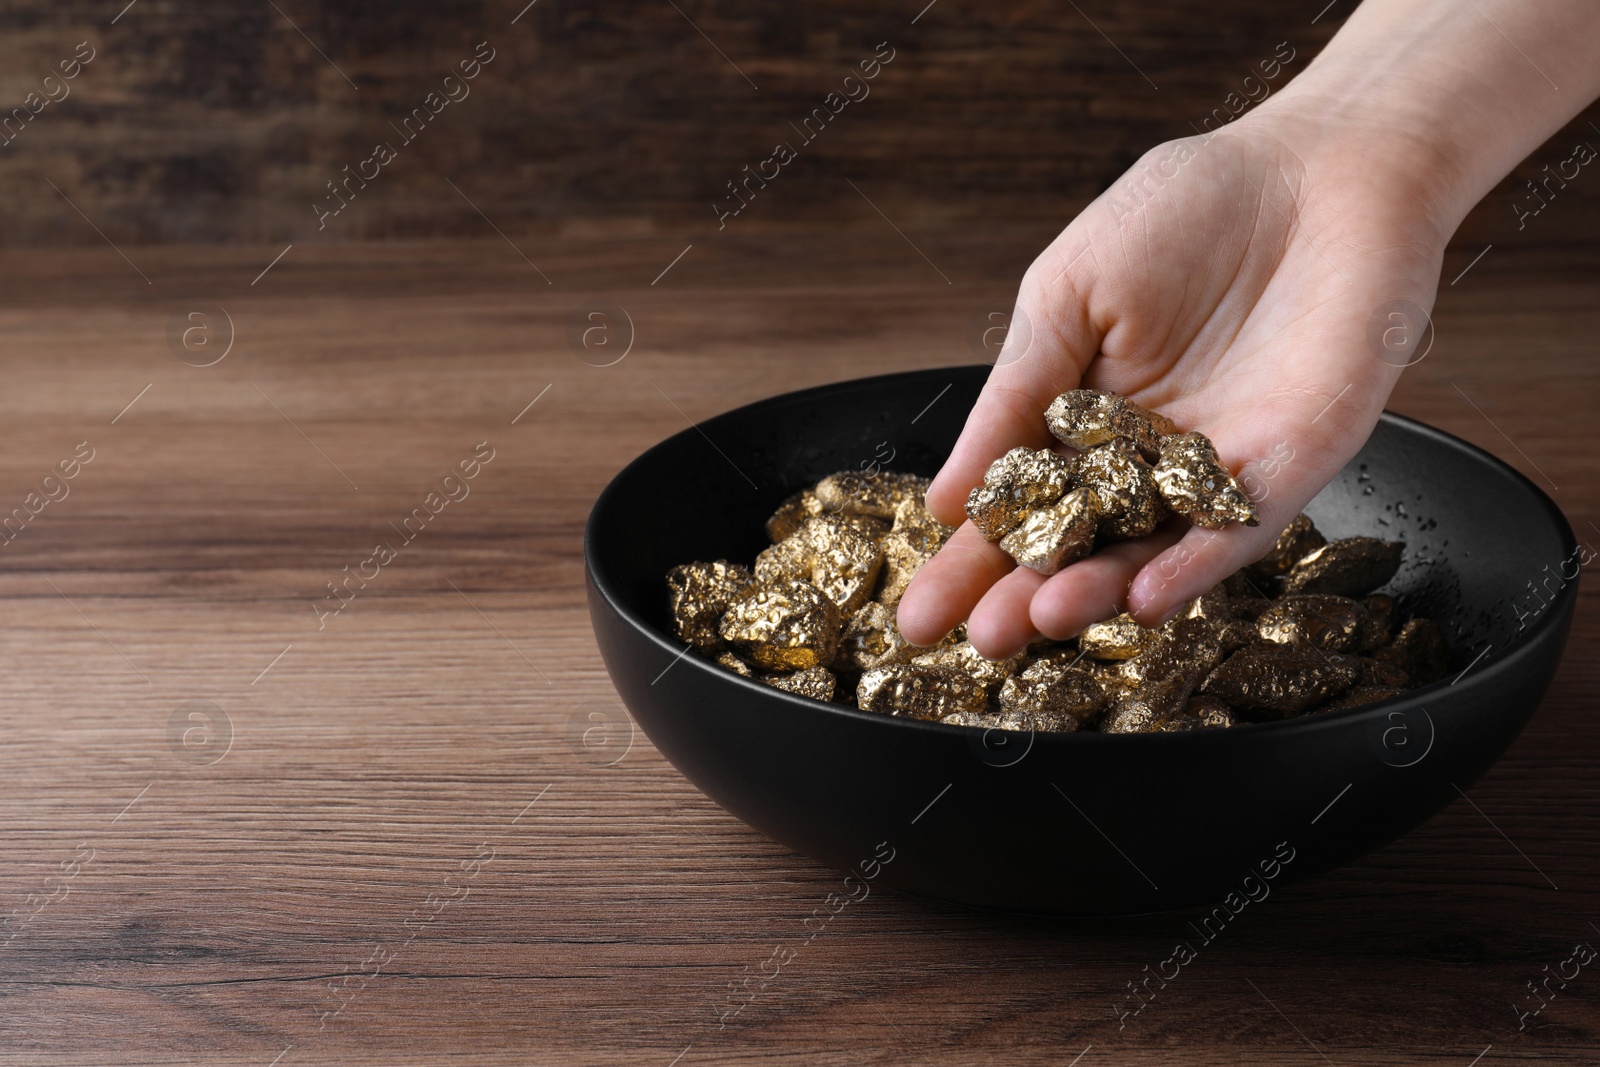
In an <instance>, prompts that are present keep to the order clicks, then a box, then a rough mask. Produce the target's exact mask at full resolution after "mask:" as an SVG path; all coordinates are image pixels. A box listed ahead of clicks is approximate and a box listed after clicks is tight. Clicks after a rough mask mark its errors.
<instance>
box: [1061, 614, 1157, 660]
mask: <svg viewBox="0 0 1600 1067" xmlns="http://www.w3.org/2000/svg"><path fill="white" fill-rule="evenodd" d="M1155 639H1156V631H1154V630H1147V629H1145V628H1144V627H1143V626H1140V625H1139V624H1138V623H1136V622H1134V621H1133V616H1132V615H1129V614H1128V613H1127V612H1123V613H1122V614H1121V615H1118V616H1117V617H1116V618H1114V619H1106V620H1105V621H1104V622H1096V623H1091V624H1090V625H1088V626H1086V627H1084V630H1083V633H1081V634H1079V635H1078V650H1079V651H1081V652H1082V653H1083V654H1084V655H1086V656H1088V657H1090V658H1091V659H1098V660H1123V659H1132V658H1133V657H1135V656H1137V655H1138V654H1139V653H1140V652H1143V651H1144V650H1145V648H1146V647H1148V646H1149V644H1150V643H1151V642H1152V641H1154V640H1155Z"/></svg>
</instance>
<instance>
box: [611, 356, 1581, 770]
mask: <svg viewBox="0 0 1600 1067" xmlns="http://www.w3.org/2000/svg"><path fill="white" fill-rule="evenodd" d="M989 369H991V368H989V367H987V366H986V365H984V364H968V365H961V366H956V367H931V368H920V369H917V370H912V371H898V372H894V373H891V374H875V375H870V376H867V377H864V378H851V379H847V380H845V381H840V382H828V383H825V384H823V385H817V386H812V387H810V388H806V389H798V390H794V391H792V392H787V393H779V394H776V395H773V396H770V397H764V398H762V399H760V400H756V401H752V402H751V403H748V404H741V405H740V406H739V407H736V408H731V409H729V410H728V411H725V412H721V413H719V414H717V415H714V416H712V417H710V418H707V419H703V420H701V421H700V422H699V423H696V424H695V425H694V426H692V427H690V428H688V429H685V430H680V431H678V432H677V433H675V434H673V435H672V436H670V437H667V438H663V439H662V440H660V441H658V442H656V443H655V444H653V445H651V446H650V447H649V448H647V449H645V450H644V451H643V452H641V453H640V454H639V455H637V456H635V457H634V458H633V459H632V460H631V461H630V462H629V463H628V464H627V465H626V466H624V467H623V468H622V469H621V470H620V471H618V472H617V473H616V475H614V476H613V477H612V479H611V480H610V481H609V482H607V483H606V487H605V488H604V489H603V490H601V492H600V495H599V496H598V497H596V498H595V502H594V505H593V506H592V507H591V508H590V510H589V516H588V518H587V519H586V520H585V522H584V530H583V566H584V573H585V575H586V577H587V579H588V583H589V586H590V588H591V589H592V590H594V591H595V592H598V593H599V594H600V596H601V597H602V598H603V599H604V600H605V602H606V604H607V605H608V606H609V607H610V608H611V610H612V611H614V612H615V613H616V614H617V615H618V616H620V617H621V618H623V619H625V620H626V621H627V622H628V624H629V625H630V626H631V627H632V628H633V629H634V630H636V631H638V632H639V633H640V634H642V635H644V636H645V637H646V638H648V639H649V640H650V641H652V642H653V643H654V644H655V645H656V646H657V647H658V648H659V649H660V650H661V651H662V652H663V653H665V654H666V655H668V656H669V657H672V659H673V662H674V663H676V661H677V660H678V659H684V660H689V661H691V663H690V669H691V670H696V671H702V672H705V675H706V677H710V678H715V679H718V680H719V681H720V682H722V683H724V684H731V685H732V686H733V687H734V691H735V692H737V691H739V689H740V688H741V687H742V688H743V689H744V690H745V691H746V692H747V693H749V694H750V695H751V696H752V697H756V698H761V699H766V700H772V699H776V700H778V701H779V702H780V703H785V704H788V706H790V707H791V708H794V709H796V710H807V711H811V712H813V713H831V714H834V715H842V716H845V717H846V718H848V719H856V720H858V721H862V722H871V723H877V724H881V725H894V724H897V725H898V726H899V727H900V728H903V729H909V730H913V731H920V732H923V733H925V734H930V735H932V736H938V735H941V734H942V735H945V736H949V737H968V738H975V737H981V736H983V734H985V733H987V732H988V730H993V729H998V727H988V728H984V727H977V726H959V725H956V724H954V723H943V722H935V721H929V720H924V719H910V718H903V717H901V716H896V715H885V714H883V713H882V712H875V711H863V710H861V709H860V708H856V707H852V706H850V705H848V704H838V703H833V702H831V701H821V700H815V699H813V698H811V697H805V696H801V695H799V694H797V693H791V692H788V691H787V690H784V689H778V688H776V687H774V686H770V685H766V684H765V683H762V682H758V681H755V680H753V679H750V678H745V677H743V676H741V675H737V674H734V673H733V672H732V671H729V670H726V669H724V668H722V667H719V666H718V665H717V664H716V663H714V662H712V661H711V660H708V659H706V658H705V657H703V656H696V655H691V654H690V653H691V652H692V646H688V645H682V646H680V644H679V642H677V641H676V640H674V639H672V638H670V637H669V636H668V635H666V634H665V633H663V632H662V631H660V630H658V629H657V628H656V627H655V626H654V625H653V624H651V623H650V622H648V621H646V620H645V619H644V618H642V617H641V616H640V615H639V614H638V613H637V612H635V611H634V610H633V609H632V608H630V607H629V606H628V605H627V604H626V603H625V602H624V601H623V599H622V598H621V596H619V595H618V593H617V591H616V589H615V588H614V587H613V586H612V585H611V583H610V582H609V581H608V579H607V577H606V575H604V574H602V573H600V571H599V570H598V568H597V567H596V566H595V552H594V540H595V537H596V534H595V521H596V516H597V515H599V514H600V512H601V511H602V510H603V509H604V507H605V506H606V505H607V504H608V503H609V502H610V500H611V498H612V497H613V496H614V495H615V494H616V493H618V492H620V489H619V488H618V487H619V486H620V485H621V484H622V483H623V482H624V481H625V480H626V478H627V477H628V475H629V474H631V473H632V471H633V470H634V468H636V467H638V466H639V465H641V464H642V463H644V462H645V461H646V460H647V459H648V458H649V457H650V456H651V454H652V453H654V452H655V451H656V450H657V449H660V448H663V447H665V446H666V445H668V444H669V443H671V442H675V441H678V440H680V439H687V438H689V437H691V436H692V435H695V434H699V433H701V432H702V431H703V430H705V429H707V428H714V426H715V424H716V423H718V422H720V421H722V420H724V419H728V418H732V417H734V416H738V415H743V414H745V413H746V412H747V411H749V410H750V409H752V408H760V407H763V406H765V405H768V404H774V403H778V402H784V403H790V402H794V401H799V400H805V399H811V398H818V399H820V398H824V397H826V396H827V395H828V394H829V393H834V392H840V391H846V390H851V389H854V388H858V387H860V386H863V385H869V384H871V383H874V382H883V381H886V380H888V379H904V378H907V377H910V376H922V375H927V376H934V377H937V376H939V375H941V374H950V373H960V372H970V371H987V370H989ZM1378 421H1379V423H1387V424H1389V425H1392V426H1397V427H1402V428H1404V429H1406V430H1409V431H1410V432H1413V433H1416V434H1419V435H1421V436H1422V437H1425V438H1429V439H1431V440H1433V441H1434V442H1435V443H1437V444H1440V445H1442V446H1444V447H1446V448H1449V449H1452V450H1454V451H1456V452H1459V453H1463V454H1465V455H1466V456H1467V457H1468V458H1471V459H1475V460H1477V461H1479V462H1482V463H1486V464H1488V465H1489V466H1491V467H1493V468H1496V469H1498V470H1499V471H1500V472H1502V473H1504V474H1509V475H1510V476H1511V477H1512V478H1513V479H1514V480H1515V481H1519V482H1521V483H1522V484H1523V485H1524V486H1525V487H1526V488H1528V489H1531V490H1532V491H1533V495H1534V498H1535V500H1536V501H1537V502H1538V505H1539V507H1540V508H1542V509H1543V512H1544V514H1545V515H1546V517H1548V518H1549V519H1550V520H1551V521H1552V522H1553V523H1554V525H1555V527H1556V532H1557V533H1558V535H1560V536H1561V538H1562V540H1563V543H1564V546H1565V550H1566V553H1567V554H1568V555H1570V554H1571V553H1572V552H1574V551H1576V549H1577V537H1576V535H1575V534H1574V533H1573V530H1572V524H1571V523H1570V522H1568V521H1567V517H1566V515H1565V514H1564V513H1563V512H1562V511H1561V509H1560V508H1559V507H1558V506H1557V505H1556V503H1555V501H1554V500H1552V499H1551V498H1550V496H1549V494H1547V493H1546V492H1545V491H1544V490H1543V489H1540V488H1539V486H1538V485H1537V484H1535V483H1534V482H1533V480H1532V479H1530V478H1528V477H1527V476H1526V475H1524V474H1523V473H1522V472H1521V471H1519V470H1517V469H1516V468H1515V467H1513V466H1511V465H1510V464H1509V463H1507V462H1505V461H1504V460H1502V459H1501V458H1500V457H1498V456H1496V455H1494V454H1493V453H1491V452H1489V451H1487V450H1485V449H1482V448H1479V447H1478V446H1477V445H1475V444H1472V443H1471V442H1470V441H1466V440H1464V439H1462V438H1460V437H1457V436H1455V435H1454V434H1452V433H1448V432H1446V431H1444V430H1441V429H1439V428H1438V427H1436V426H1430V425H1428V424H1427V423H1425V422H1421V421H1419V420H1417V419H1414V418H1411V417H1410V416H1407V415H1401V414H1399V413H1397V412H1393V411H1390V410H1388V409H1387V408H1385V409H1384V410H1383V412H1382V413H1381V414H1380V415H1379V417H1378ZM1374 428H1376V427H1374ZM1369 439H1370V434H1369ZM1365 444H1366V442H1362V445H1363V447H1364V446H1365ZM1577 596H1578V582H1577V580H1576V579H1574V580H1572V581H1568V582H1567V583H1566V584H1565V585H1563V586H1562V588H1561V589H1560V590H1559V591H1558V592H1557V594H1556V596H1555V597H1554V598H1552V601H1551V603H1550V606H1549V607H1547V608H1546V609H1545V610H1543V611H1541V612H1539V617H1538V618H1537V619H1535V620H1534V621H1533V623H1532V625H1531V626H1529V627H1528V629H1527V630H1526V631H1524V632H1523V633H1522V635H1521V637H1520V639H1519V640H1517V642H1516V643H1515V644H1513V645H1511V646H1510V647H1509V648H1508V649H1506V651H1505V653H1504V654H1503V655H1502V656H1499V657H1496V658H1494V659H1492V660H1490V662H1489V663H1487V664H1485V665H1484V666H1483V667H1482V668H1480V669H1478V670H1477V671H1473V667H1474V666H1475V665H1476V662H1477V661H1476V660H1475V661H1473V663H1469V664H1468V665H1467V667H1466V668H1465V669H1464V670H1462V671H1461V672H1460V673H1459V674H1457V675H1456V677H1455V678H1454V679H1451V680H1450V681H1448V682H1447V681H1446V680H1445V679H1443V678H1441V679H1439V680H1438V681H1436V682H1432V683H1430V684H1428V685H1425V686H1422V687H1421V688H1418V689H1413V690H1410V691H1408V692H1405V693H1402V694H1400V695H1398V696H1393V697H1389V698H1388V699H1386V700H1378V701H1374V702H1373V703H1371V704H1362V705H1359V706H1357V707H1353V708H1342V709H1340V710H1338V711H1332V712H1325V713H1321V714H1317V713H1311V714H1306V715H1298V716H1294V717H1292V718H1287V719H1278V720H1268V721H1264V722H1251V723H1241V724H1240V725H1241V726H1249V727H1251V729H1250V730H1249V732H1248V733H1249V736H1252V737H1254V736H1264V735H1263V731H1271V732H1275V733H1279V734H1287V733H1290V732H1307V733H1314V732H1318V731H1321V730H1328V729H1338V728H1340V727H1342V726H1344V725H1345V724H1347V723H1352V722H1354V721H1356V720H1361V719H1373V718H1376V717H1377V715H1378V714H1379V713H1382V714H1384V715H1387V714H1388V713H1390V712H1393V711H1394V710H1395V709H1396V708H1399V707H1401V706H1406V705H1415V706H1417V707H1419V708H1421V710H1424V711H1426V708H1425V707H1422V705H1423V703H1424V701H1425V699H1427V698H1428V696H1429V694H1432V693H1436V692H1437V691H1438V690H1439V689H1440V687H1441V686H1443V687H1444V688H1447V689H1448V688H1451V687H1453V686H1455V684H1456V683H1457V682H1462V681H1463V680H1464V679H1466V676H1467V675H1468V674H1469V673H1471V674H1472V679H1471V680H1470V681H1467V682H1465V686H1466V688H1463V689H1462V692H1470V691H1471V688H1472V687H1473V686H1479V687H1481V686H1485V685H1487V684H1489V682H1488V680H1491V679H1494V678H1497V677H1499V676H1500V675H1502V674H1505V673H1507V672H1509V671H1512V670H1514V669H1515V666H1516V664H1517V662H1518V661H1519V660H1521V659H1523V658H1525V657H1526V656H1528V655H1531V654H1532V652H1533V650H1534V649H1535V647H1536V646H1537V645H1538V644H1539V643H1540V641H1541V639H1542V635H1543V634H1544V633H1545V632H1546V631H1548V630H1550V629H1552V628H1555V627H1560V626H1564V625H1566V623H1567V621H1568V617H1569V616H1570V615H1571V613H1572V610H1573V607H1574V605H1575V603H1576V601H1577ZM1491 647H1492V646H1491ZM1480 658H1481V657H1480ZM652 684H653V683H652ZM1233 729H1237V727H1235V728H1233ZM1233 729H1229V730H1185V731H1182V732H1176V733H1158V734H1143V733H1133V734H1106V733H1101V732H1100V731H1098V730H1075V731H1071V732H1055V731H1027V732H1026V733H1029V734H1031V735H1032V737H1033V738H1034V739H1035V741H1038V740H1040V739H1047V740H1048V743H1052V744H1137V745H1151V744H1158V745H1159V744H1176V745H1182V744H1208V743H1211V741H1210V739H1212V738H1217V737H1226V736H1230V735H1232V734H1233Z"/></svg>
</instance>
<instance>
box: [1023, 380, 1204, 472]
mask: <svg viewBox="0 0 1600 1067" xmlns="http://www.w3.org/2000/svg"><path fill="white" fill-rule="evenodd" d="M1044 421H1045V425H1046V426H1048V427H1049V428H1050V432H1051V433H1053V434H1055V436H1056V438H1057V439H1058V440H1060V441H1062V442H1063V443H1065V444H1068V445H1071V446H1072V447H1073V448H1076V449H1078V450H1079V451H1088V450H1089V449H1091V448H1094V447H1096V446H1098V445H1103V444H1105V443H1106V442H1107V441H1111V440H1114V439H1116V438H1119V437H1120V438H1124V439H1126V440H1128V441H1130V442H1132V444H1133V446H1134V447H1135V448H1137V449H1138V450H1139V452H1140V453H1141V454H1143V456H1144V457H1145V458H1146V459H1148V460H1151V461H1154V460H1155V459H1156V458H1157V457H1158V456H1159V455H1160V454H1161V444H1160V441H1161V438H1162V437H1163V436H1165V435H1167V434H1173V433H1177V432H1178V428H1177V427H1176V426H1175V425H1173V423H1172V420H1171V419H1169V418H1167V417H1166V416H1165V415H1158V414H1156V413H1155V412H1154V411H1147V410H1145V409H1144V408H1142V407H1140V406H1139V405H1138V404H1135V403H1134V402H1133V401H1131V400H1129V399H1128V398H1127V397H1124V396H1118V395H1117V394H1115V393H1102V392H1100V391H1099V390H1096V389H1073V390H1072V391H1070V392H1066V393H1062V394H1061V395H1060V396H1058V397H1056V398H1055V400H1054V401H1053V402H1052V403H1051V404H1050V407H1049V409H1048V410H1047V411H1046V412H1045V413H1044Z"/></svg>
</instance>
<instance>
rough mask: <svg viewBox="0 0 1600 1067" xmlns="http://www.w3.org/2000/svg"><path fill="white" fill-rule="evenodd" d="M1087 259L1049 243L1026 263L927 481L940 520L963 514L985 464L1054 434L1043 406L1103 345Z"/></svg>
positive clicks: (1074, 381)
mask: <svg viewBox="0 0 1600 1067" xmlns="http://www.w3.org/2000/svg"><path fill="white" fill-rule="evenodd" d="M1065 236H1066V235H1063V238H1065ZM1060 243H1061V241H1060V240H1058V241H1057V245H1059V244H1060ZM1084 247H1085V248H1087V246H1086V245H1085V246H1084ZM1090 263H1092V257H1090V256H1087V255H1084V256H1081V258H1080V256H1079V255H1077V254H1067V253H1063V252H1060V251H1058V250H1057V247H1056V246H1055V245H1053V246H1051V248H1050V249H1049V250H1047V251H1046V252H1045V253H1044V254H1043V255H1041V256H1040V257H1039V258H1038V259H1037V260H1035V261H1034V263H1033V265H1032V266H1031V267H1029V268H1028V272H1027V274H1026V275H1025V276H1024V277H1023V280H1022V286H1021V288H1020V289H1019V291H1018V293H1017V304H1016V310H1015V312H1014V313H1013V314H1012V324H1011V327H1010V329H1009V330H1007V332H1006V341H1005V345H1004V346H1003V347H1002V349H1001V352H1000V358H999V359H998V360H997V361H996V363H995V368H994V370H993V371H991V372H990V374H989V380H988V382H987V383H986V384H985V385H984V387H983V393H982V395H980V396H979V397H978V402H977V404H976V405H975V406H974V407H973V409H972V413H971V414H970V415H968V416H967V422H966V426H965V427H964V428H963V429H962V431H961V437H960V438H959V439H958V440H957V441H956V445H955V448H954V449H953V450H952V451H951V453H950V458H949V459H948V460H947V461H946V462H945V464H944V467H943V468H942V469H941V470H940V471H939V475H938V477H936V478H935V479H934V480H933V484H932V485H931V486H930V487H929V489H928V494H927V504H928V510H929V511H931V512H933V514H934V516H935V517H936V518H938V520H939V521H940V522H942V523H945V524H946V525H948V526H955V525H957V524H959V523H960V522H961V520H962V519H963V518H964V517H965V513H964V511H963V508H964V506H965V505H966V501H967V494H968V493H970V492H971V491H972V489H973V487H974V486H976V485H977V484H978V483H979V482H981V481H983V474H984V472H985V471H986V470H988V469H989V464H991V463H993V462H994V461H995V460H997V459H999V458H1000V457H1001V456H1003V455H1004V454H1005V453H1007V452H1009V451H1010V450H1011V449H1013V448H1017V447H1019V446H1026V447H1028V448H1040V447H1043V446H1044V445H1046V444H1048V443H1049V442H1050V441H1051V440H1052V439H1051V437H1050V433H1049V431H1048V430H1047V429H1045V425H1044V419H1043V418H1042V415H1043V412H1044V410H1045V408H1047V407H1049V406H1050V401H1052V400H1054V399H1055V398H1056V396H1057V395H1058V394H1060V393H1063V392H1065V391H1066V390H1068V389H1074V388H1076V387H1077V385H1078V381H1079V379H1080V378H1081V377H1082V374H1083V368H1084V367H1086V366H1088V364H1089V360H1090V359H1092V358H1093V357H1094V354H1095V351H1096V350H1097V349H1098V348H1099V345H1100V337H1099V334H1098V332H1097V331H1096V330H1095V329H1094V328H1093V327H1092V325H1091V323H1090V320H1089V312H1088V307H1087V303H1086V300H1085V296H1084V294H1085V293H1086V291H1087V289H1086V283H1085V282H1084V281H1083V277H1084V275H1085V272H1086V269H1087V265H1088V264H1090Z"/></svg>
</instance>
